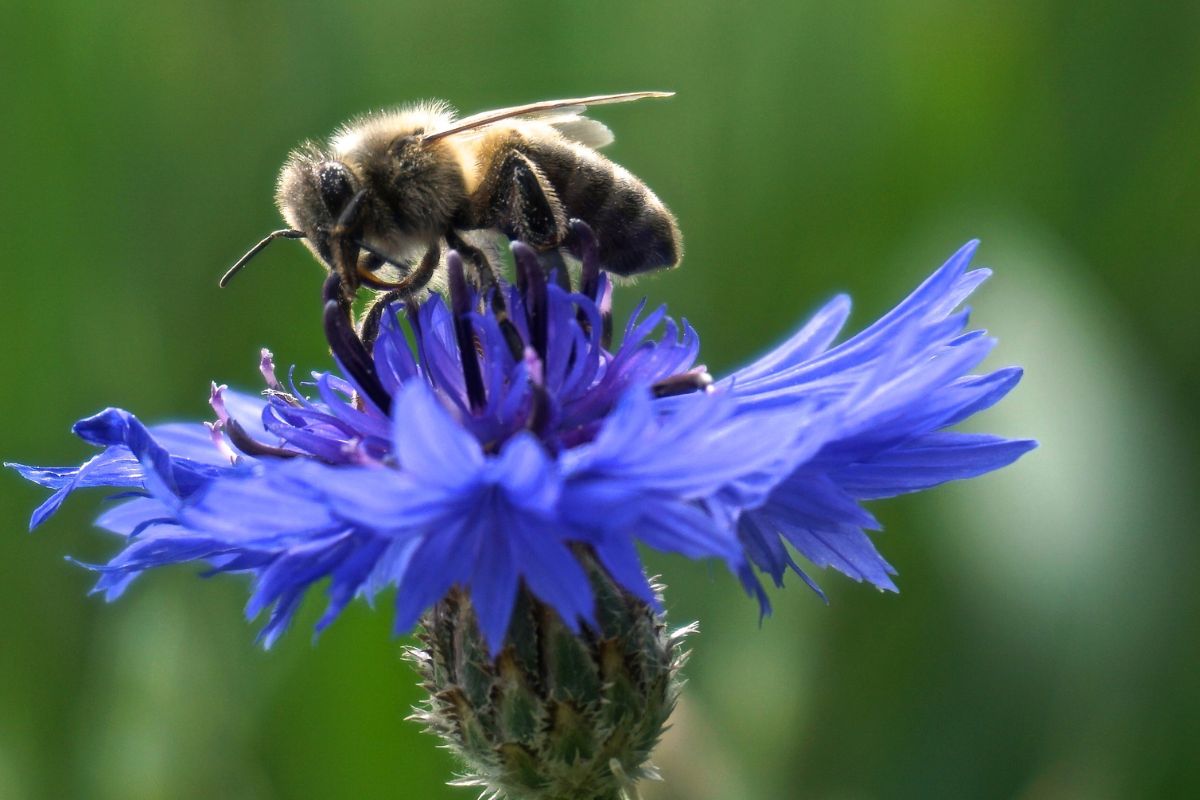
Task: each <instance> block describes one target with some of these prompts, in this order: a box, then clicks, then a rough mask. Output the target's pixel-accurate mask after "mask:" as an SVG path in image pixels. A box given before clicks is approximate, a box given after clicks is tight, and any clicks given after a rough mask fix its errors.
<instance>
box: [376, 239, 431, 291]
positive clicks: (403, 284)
mask: <svg viewBox="0 0 1200 800" xmlns="http://www.w3.org/2000/svg"><path fill="white" fill-rule="evenodd" d="M357 244H358V246H359V247H360V248H362V250H363V251H364V252H365V253H366V256H365V257H364V258H363V259H362V260H361V261H360V262H359V263H358V279H359V281H360V282H361V283H362V284H363V285H364V286H369V287H371V288H372V289H381V290H385V291H386V290H392V289H395V290H397V291H399V292H401V293H404V294H415V293H416V292H419V291H420V290H421V289H424V288H425V287H426V286H427V285H428V284H429V281H430V280H432V279H433V273H434V272H435V271H437V267H438V263H439V262H440V261H441V259H442V248H441V247H440V246H439V245H438V243H437V242H434V243H433V244H431V245H430V246H429V249H427V250H426V251H425V255H424V256H422V257H421V261H420V263H419V264H417V267H416V269H413V268H412V263H411V262H410V263H406V264H401V263H400V262H398V261H395V260H393V259H391V258H389V257H388V256H387V255H385V254H383V253H381V252H379V251H378V250H376V249H375V248H373V247H371V246H370V245H368V244H367V243H365V242H357ZM384 264H390V265H391V266H393V267H396V268H397V269H400V270H404V271H405V273H406V274H405V275H404V277H403V278H401V279H400V280H398V281H385V280H381V279H380V278H377V277H376V276H375V274H374V272H375V270H377V269H379V268H380V267H381V266H383V265H384Z"/></svg>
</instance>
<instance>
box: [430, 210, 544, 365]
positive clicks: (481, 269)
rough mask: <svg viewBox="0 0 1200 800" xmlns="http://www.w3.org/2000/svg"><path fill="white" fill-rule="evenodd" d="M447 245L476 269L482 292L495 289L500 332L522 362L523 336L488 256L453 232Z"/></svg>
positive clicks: (495, 306) (516, 357)
mask: <svg viewBox="0 0 1200 800" xmlns="http://www.w3.org/2000/svg"><path fill="white" fill-rule="evenodd" d="M446 243H447V244H448V245H450V247H451V248H452V249H454V250H457V251H458V253H459V255H461V256H463V257H464V258H466V259H467V260H468V261H469V262H470V263H471V265H472V266H473V267H474V272H475V275H476V279H477V280H478V281H479V289H480V291H481V292H483V293H484V294H486V293H487V291H488V290H489V289H492V288H495V291H494V292H492V310H493V311H494V312H495V314H496V321H497V322H499V324H500V332H501V333H502V334H504V340H505V342H506V343H507V344H508V349H509V352H511V353H512V356H513V358H514V359H515V360H517V361H520V360H521V359H522V358H524V355H525V345H524V343H523V342H522V340H521V334H520V333H519V332H518V331H517V328H516V326H515V325H513V322H512V320H511V319H509V317H508V303H507V301H505V299H504V289H503V288H502V287H501V286H500V284H499V281H498V280H497V279H496V271H495V270H494V269H492V264H491V262H490V261H488V257H487V254H486V253H484V252H483V251H482V250H480V249H479V248H478V247H475V246H473V245H470V244H467V242H466V241H464V240H463V238H462V237H461V236H459V235H458V233H456V232H455V231H453V230H451V231H447V232H446Z"/></svg>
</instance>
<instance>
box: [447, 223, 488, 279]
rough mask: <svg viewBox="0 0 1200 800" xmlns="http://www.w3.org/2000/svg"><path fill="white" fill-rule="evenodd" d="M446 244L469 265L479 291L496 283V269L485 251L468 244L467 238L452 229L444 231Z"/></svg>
mask: <svg viewBox="0 0 1200 800" xmlns="http://www.w3.org/2000/svg"><path fill="white" fill-rule="evenodd" d="M446 244H448V245H450V249H451V250H457V251H458V254H459V255H460V256H462V257H463V260H464V261H466V262H467V263H468V264H470V265H471V273H472V274H473V276H474V278H475V283H476V285H477V287H478V288H479V290H480V291H487V290H488V289H490V288H491V287H493V286H495V285H496V270H495V269H494V268H493V267H492V262H491V261H489V260H488V257H487V254H486V253H484V252H483V251H482V250H480V249H479V248H478V247H476V246H475V245H473V244H468V243H467V240H466V239H463V238H462V237H461V236H459V235H458V232H457V231H454V230H450V231H447V232H446Z"/></svg>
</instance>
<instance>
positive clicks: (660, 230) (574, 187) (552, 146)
mask: <svg viewBox="0 0 1200 800" xmlns="http://www.w3.org/2000/svg"><path fill="white" fill-rule="evenodd" d="M518 147H519V149H520V150H522V151H523V152H524V153H525V154H526V155H527V156H528V157H529V159H530V160H531V161H533V162H534V163H535V164H537V165H538V167H539V168H540V169H541V170H542V172H543V173H544V174H545V176H546V179H547V180H548V181H549V182H550V183H551V185H553V186H554V191H555V192H556V193H557V194H558V199H559V202H561V203H562V205H563V208H564V210H565V211H566V216H567V217H568V218H571V217H575V218H578V219H581V220H583V221H584V222H586V223H587V224H588V225H590V226H591V227H592V229H593V230H594V231H595V232H596V238H597V239H598V240H599V242H600V262H601V263H602V264H603V265H604V267H605V269H607V270H609V271H610V272H613V273H616V274H617V275H636V274H638V273H641V272H649V271H651V270H656V269H666V268H669V267H673V266H675V265H676V264H678V263H679V259H680V257H681V256H682V255H683V246H682V242H681V241H680V237H679V228H678V226H677V225H676V224H675V217H674V216H673V215H672V214H671V212H670V211H668V210H667V207H666V206H664V205H663V204H662V201H661V200H659V199H658V197H656V196H655V194H654V192H652V191H650V189H649V188H648V187H647V186H646V184H644V183H642V182H641V181H639V180H638V179H637V178H635V177H634V176H633V175H630V174H629V172H628V171H627V170H626V169H625V168H624V167H621V166H618V165H617V164H614V163H613V162H611V161H609V160H608V159H606V158H604V156H602V155H600V154H599V153H597V152H596V151H595V150H592V149H590V148H588V147H585V146H583V145H578V144H574V143H572V142H567V141H563V140H561V139H557V138H556V139H546V140H543V139H525V140H524V141H523V142H521V144H520V145H518Z"/></svg>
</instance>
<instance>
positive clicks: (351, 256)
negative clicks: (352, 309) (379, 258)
mask: <svg viewBox="0 0 1200 800" xmlns="http://www.w3.org/2000/svg"><path fill="white" fill-rule="evenodd" d="M366 194H367V193H366V190H363V191H360V192H359V193H358V194H356V195H354V197H352V198H351V199H350V202H349V203H347V204H346V207H345V208H344V209H342V213H341V215H340V216H339V217H338V220H337V224H336V225H334V227H333V230H331V231H330V232H329V243H330V246H331V247H330V250H331V253H330V254H331V255H332V256H333V259H332V262H333V271H334V272H335V273H337V275H338V277H339V278H341V279H342V292H343V294H344V296H345V299H346V302H347V304H349V303H351V302H353V300H354V296H355V294H356V293H357V291H358V285H359V280H358V254H359V251H360V250H361V249H362V248H361V247H360V245H359V242H358V227H359V225H358V212H359V209H360V208H361V207H362V202H363V198H364V197H366Z"/></svg>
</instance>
